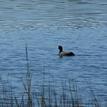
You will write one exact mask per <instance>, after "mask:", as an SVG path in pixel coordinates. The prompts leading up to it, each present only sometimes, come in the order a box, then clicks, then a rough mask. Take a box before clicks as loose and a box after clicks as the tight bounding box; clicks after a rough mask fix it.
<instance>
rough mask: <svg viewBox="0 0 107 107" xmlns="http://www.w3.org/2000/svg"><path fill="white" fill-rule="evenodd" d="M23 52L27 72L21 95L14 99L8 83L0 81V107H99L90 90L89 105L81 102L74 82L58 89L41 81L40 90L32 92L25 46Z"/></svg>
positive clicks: (68, 82)
mask: <svg viewBox="0 0 107 107" xmlns="http://www.w3.org/2000/svg"><path fill="white" fill-rule="evenodd" d="M25 50H26V68H27V72H26V78H25V79H24V82H23V87H24V90H23V93H21V95H20V97H16V95H15V94H14V92H13V89H12V87H10V86H9V85H8V81H6V83H4V82H2V79H0V83H1V84H0V94H1V96H0V107H101V105H100V104H99V101H98V100H97V98H96V96H95V95H94V92H93V90H91V89H90V91H91V93H92V100H91V101H90V103H89V102H88V103H86V102H83V101H84V100H83V99H82V98H81V96H80V93H79V92H78V87H77V85H76V82H75V81H74V80H69V81H64V82H62V85H61V87H58V88H57V86H56V85H54V84H51V83H50V82H49V84H48V85H45V83H44V81H43V84H42V85H40V90H39V91H38V92H36V91H33V90H32V87H33V86H32V73H31V71H30V69H29V67H30V66H29V57H28V48H27V45H26V47H25ZM44 75H45V74H44ZM54 82H55V81H53V83H54ZM86 97H87V96H86Z"/></svg>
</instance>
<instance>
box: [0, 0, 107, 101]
mask: <svg viewBox="0 0 107 107" xmlns="http://www.w3.org/2000/svg"><path fill="white" fill-rule="evenodd" d="M26 43H27V45H28V54H29V62H30V71H31V72H32V84H33V86H36V85H39V84H41V83H42V82H43V78H45V80H46V81H51V80H54V81H55V82H56V84H59V81H63V80H69V79H74V80H76V81H77V84H78V86H79V87H80V92H81V93H83V94H82V95H83V96H85V95H86V94H85V93H87V91H88V89H89V87H92V89H93V90H94V92H95V95H96V96H97V97H98V98H99V100H101V102H104V103H105V102H107V1H106V0H0V78H1V80H3V81H4V80H8V81H9V83H10V84H12V85H13V86H14V88H15V89H16V90H17V89H20V88H22V87H23V85H22V78H23V77H24V75H25V73H26V55H25V44H26ZM58 45H62V46H63V47H64V49H65V50H70V51H73V52H74V53H75V54H76V55H75V56H74V57H63V58H59V56H58V55H57V54H58V49H57V46H58ZM43 74H45V76H44V75H43ZM43 76H44V77H43ZM83 90H84V91H83Z"/></svg>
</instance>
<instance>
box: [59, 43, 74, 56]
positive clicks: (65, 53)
mask: <svg viewBox="0 0 107 107" xmlns="http://www.w3.org/2000/svg"><path fill="white" fill-rule="evenodd" d="M58 49H59V56H60V57H63V56H75V54H74V53H73V52H66V51H63V47H62V46H61V45H59V46H58Z"/></svg>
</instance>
